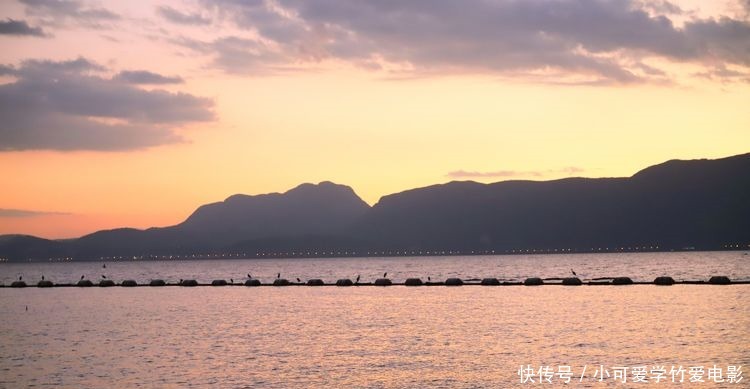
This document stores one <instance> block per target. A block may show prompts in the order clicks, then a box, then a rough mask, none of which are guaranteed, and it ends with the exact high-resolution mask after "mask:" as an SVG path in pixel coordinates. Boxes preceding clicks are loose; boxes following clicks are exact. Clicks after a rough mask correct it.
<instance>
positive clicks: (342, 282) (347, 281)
mask: <svg viewBox="0 0 750 389" xmlns="http://www.w3.org/2000/svg"><path fill="white" fill-rule="evenodd" d="M352 285H354V283H353V282H352V280H350V279H348V278H342V279H340V280H338V281H336V286H352Z"/></svg>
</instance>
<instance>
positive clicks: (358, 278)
mask: <svg viewBox="0 0 750 389" xmlns="http://www.w3.org/2000/svg"><path fill="white" fill-rule="evenodd" d="M354 282H356V283H359V274H357V281H354Z"/></svg>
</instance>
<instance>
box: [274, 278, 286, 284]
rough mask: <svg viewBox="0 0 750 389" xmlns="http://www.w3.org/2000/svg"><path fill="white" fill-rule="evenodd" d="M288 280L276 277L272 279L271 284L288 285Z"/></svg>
mask: <svg viewBox="0 0 750 389" xmlns="http://www.w3.org/2000/svg"><path fill="white" fill-rule="evenodd" d="M288 285H289V280H287V279H286V278H277V279H275V280H273V286H288Z"/></svg>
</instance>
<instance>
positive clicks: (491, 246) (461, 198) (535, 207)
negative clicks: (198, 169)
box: [0, 154, 750, 260]
mask: <svg viewBox="0 0 750 389" xmlns="http://www.w3.org/2000/svg"><path fill="white" fill-rule="evenodd" d="M748 199H750V154H743V155H737V156H733V157H728V158H722V159H716V160H705V159H702V160H690V161H680V160H673V161H668V162H665V163H662V164H659V165H655V166H651V167H648V168H646V169H644V170H641V171H640V172H638V173H636V174H635V175H633V176H632V177H629V178H597V179H591V178H566V179H560V180H553V181H503V182H497V183H492V184H481V183H477V182H472V181H455V182H449V183H446V184H441V185H433V186H428V187H424V188H418V189H412V190H407V191H404V192H401V193H396V194H391V195H387V196H384V197H382V198H381V199H380V201H379V202H378V203H377V204H375V205H374V206H372V207H370V206H368V205H367V204H366V203H365V202H364V201H362V199H360V198H359V197H358V196H357V195H356V194H355V193H354V191H353V190H352V189H351V188H349V187H347V186H343V185H337V184H333V183H331V182H321V183H320V184H317V185H313V184H302V185H300V186H298V187H296V188H294V189H291V190H289V191H287V192H285V193H271V194H263V195H257V196H248V195H234V196H231V197H229V198H227V199H226V200H224V201H221V202H217V203H212V204H207V205H203V206H201V207H199V208H198V209H197V210H196V211H195V212H193V214H192V215H190V216H189V217H188V218H187V219H186V220H185V221H184V222H182V223H180V224H177V225H175V226H171V227H164V228H150V229H146V230H137V229H128V228H123V229H115V230H108V231H99V232H96V233H93V234H90V235H86V236H83V237H81V238H78V239H71V240H65V241H55V240H47V239H41V238H35V237H30V236H22V235H6V236H2V237H0V257H2V258H7V259H10V260H26V259H30V258H31V259H45V258H50V257H73V258H75V259H93V258H98V257H101V256H150V255H168V254H169V255H173V254H174V255H189V254H217V253H244V254H245V255H248V256H255V255H256V254H257V255H260V254H263V255H275V256H290V255H293V256H298V255H304V256H331V255H352V252H356V253H357V254H356V255H368V253H371V252H372V253H374V252H378V253H383V252H385V253H394V254H395V253H411V252H415V253H419V252H423V253H426V252H427V251H430V252H431V253H435V252H443V251H446V252H461V253H471V252H490V251H495V252H519V251H520V252H526V250H530V251H534V250H536V251H537V252H541V251H545V252H546V251H552V252H555V250H557V252H560V251H563V252H567V251H572V252H573V251H574V252H591V251H594V252H597V251H629V250H670V249H682V248H686V247H690V248H695V249H706V250H708V249H722V248H725V246H726V245H729V244H744V245H745V246H746V245H747V244H748V243H750V201H749V200H748ZM259 253H260V254H259Z"/></svg>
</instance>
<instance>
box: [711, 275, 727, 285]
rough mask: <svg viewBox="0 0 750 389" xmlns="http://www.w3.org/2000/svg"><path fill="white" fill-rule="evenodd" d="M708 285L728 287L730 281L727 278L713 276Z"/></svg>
mask: <svg viewBox="0 0 750 389" xmlns="http://www.w3.org/2000/svg"><path fill="white" fill-rule="evenodd" d="M708 283H709V284H713V285H729V284H731V283H732V281H731V280H730V279H729V277H727V276H713V277H711V278H710V279H709V280H708Z"/></svg>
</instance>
